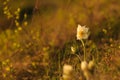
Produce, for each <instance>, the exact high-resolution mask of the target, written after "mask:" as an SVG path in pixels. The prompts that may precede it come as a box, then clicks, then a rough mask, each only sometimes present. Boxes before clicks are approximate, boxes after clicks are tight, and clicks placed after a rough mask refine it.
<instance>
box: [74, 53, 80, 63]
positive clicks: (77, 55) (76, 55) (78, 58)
mask: <svg viewBox="0 0 120 80" xmlns="http://www.w3.org/2000/svg"><path fill="white" fill-rule="evenodd" d="M75 55H76V56H77V58H78V59H79V60H80V62H81V58H80V56H79V55H77V54H75Z"/></svg>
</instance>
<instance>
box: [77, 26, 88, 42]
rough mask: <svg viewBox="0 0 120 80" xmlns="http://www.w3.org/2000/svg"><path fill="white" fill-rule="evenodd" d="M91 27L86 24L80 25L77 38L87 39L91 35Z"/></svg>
mask: <svg viewBox="0 0 120 80" xmlns="http://www.w3.org/2000/svg"><path fill="white" fill-rule="evenodd" d="M88 30H89V28H86V27H85V26H81V25H78V27H77V35H76V37H77V40H81V39H87V38H88V36H89V31H88Z"/></svg>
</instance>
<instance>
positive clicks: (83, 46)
mask: <svg viewBox="0 0 120 80" xmlns="http://www.w3.org/2000/svg"><path fill="white" fill-rule="evenodd" d="M80 41H81V43H82V45H83V51H84V61H85V60H86V52H85V44H84V42H83V40H82V39H81V40H80Z"/></svg>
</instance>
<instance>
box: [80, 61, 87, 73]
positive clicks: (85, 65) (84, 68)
mask: <svg viewBox="0 0 120 80" xmlns="http://www.w3.org/2000/svg"><path fill="white" fill-rule="evenodd" d="M81 70H83V71H86V70H88V63H87V62H86V61H82V62H81Z"/></svg>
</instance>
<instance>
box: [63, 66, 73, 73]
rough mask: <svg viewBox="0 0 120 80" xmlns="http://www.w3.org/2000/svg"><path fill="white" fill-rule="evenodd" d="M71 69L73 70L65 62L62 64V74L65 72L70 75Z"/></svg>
mask: <svg viewBox="0 0 120 80" xmlns="http://www.w3.org/2000/svg"><path fill="white" fill-rule="evenodd" d="M72 70H73V67H72V66H71V65H67V64H65V65H64V66H63V74H65V75H70V74H71V72H72Z"/></svg>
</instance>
